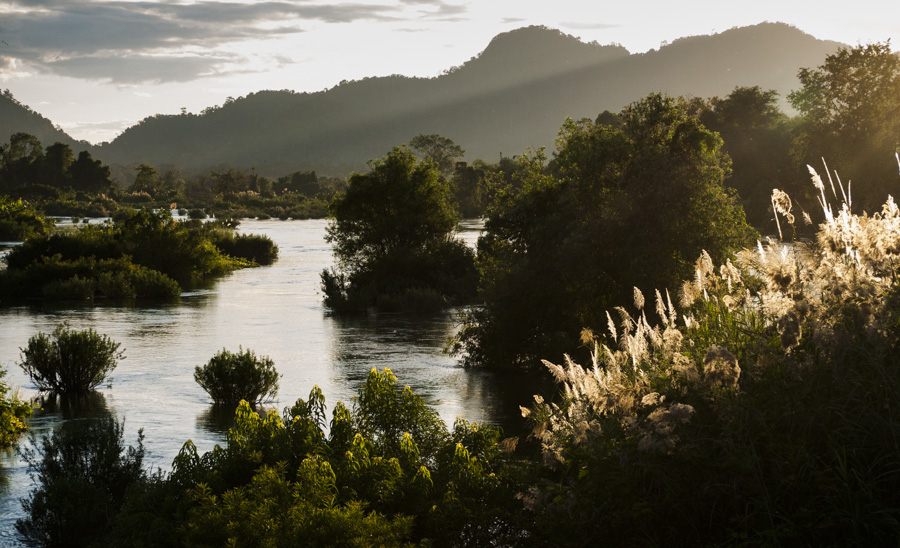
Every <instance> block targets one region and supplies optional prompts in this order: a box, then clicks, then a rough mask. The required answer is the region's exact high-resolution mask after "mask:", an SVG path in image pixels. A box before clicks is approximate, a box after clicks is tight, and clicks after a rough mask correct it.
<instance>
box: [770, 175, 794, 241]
mask: <svg viewBox="0 0 900 548" xmlns="http://www.w3.org/2000/svg"><path fill="white" fill-rule="evenodd" d="M792 208H793V204H792V203H791V198H790V196H788V194H787V192H784V191H783V190H778V189H777V188H775V189H772V211H773V212H774V213H775V226H777V227H778V239H780V240H781V241H784V235H783V234H782V233H781V221H779V220H778V214H779V213H780V214H782V215H783V216H784V218H785V219H786V220H787V222H788V224H790V225H791V227H793V226H794V215H793V214H792V213H791V209H792Z"/></svg>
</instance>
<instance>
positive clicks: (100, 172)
mask: <svg viewBox="0 0 900 548" xmlns="http://www.w3.org/2000/svg"><path fill="white" fill-rule="evenodd" d="M48 152H49V149H48ZM69 175H70V177H71V185H72V187H73V188H74V189H76V190H83V191H85V192H90V193H103V192H110V191H111V190H112V189H113V186H114V185H113V182H112V180H111V179H110V175H109V166H106V165H104V164H103V162H101V161H100V160H94V159H93V158H92V157H91V153H90V152H88V151H86V150H82V151H81V152H79V153H78V159H77V160H75V161H74V162H73V163H72V165H71V167H70V168H69Z"/></svg>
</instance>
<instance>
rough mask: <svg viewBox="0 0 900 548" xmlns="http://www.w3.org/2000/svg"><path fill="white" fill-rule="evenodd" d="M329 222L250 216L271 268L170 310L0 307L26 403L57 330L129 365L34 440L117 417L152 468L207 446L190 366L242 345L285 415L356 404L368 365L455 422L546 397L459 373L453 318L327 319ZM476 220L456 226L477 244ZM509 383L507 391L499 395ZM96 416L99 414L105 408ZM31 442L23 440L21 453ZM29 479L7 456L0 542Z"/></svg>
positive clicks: (516, 382)
mask: <svg viewBox="0 0 900 548" xmlns="http://www.w3.org/2000/svg"><path fill="white" fill-rule="evenodd" d="M325 225H326V221H323V220H309V221H277V220H268V221H245V222H244V223H243V224H242V225H241V228H240V230H241V232H245V233H253V234H266V235H268V236H269V237H270V238H272V239H273V240H274V241H275V243H276V244H278V247H279V249H280V258H279V260H278V261H277V262H276V263H275V264H274V265H272V266H268V267H260V268H254V269H246V270H241V271H238V272H234V273H232V274H230V275H228V276H226V277H224V278H221V279H219V280H217V281H216V282H214V283H213V284H211V285H210V286H209V287H208V288H206V289H199V290H195V291H191V292H188V293H185V294H184V295H183V296H182V298H181V300H180V301H179V302H178V303H174V304H164V305H163V304H151V305H149V306H148V305H135V304H118V305H103V304H99V305H91V306H87V305H85V306H72V305H66V306H49V305H43V306H34V307H16V308H2V309H0V362H2V363H3V365H4V367H5V368H6V370H7V371H8V375H7V377H6V379H5V380H6V381H7V383H8V384H10V385H11V386H13V387H19V388H21V395H22V396H24V397H26V398H27V397H32V396H35V395H37V392H36V390H35V389H34V387H33V386H32V385H31V384H30V381H29V380H28V378H27V377H26V376H25V375H24V374H23V372H22V370H21V369H20V368H19V367H18V366H17V365H16V362H17V361H18V360H19V359H20V353H19V348H21V347H24V346H25V345H26V344H27V341H28V338H29V337H31V336H32V335H34V334H35V333H37V332H38V331H43V332H45V333H47V332H50V331H52V330H53V329H54V327H55V326H56V325H57V324H58V323H59V322H61V321H64V320H65V321H69V322H70V324H71V326H72V327H73V328H77V329H87V328H88V327H91V328H93V329H95V330H96V331H97V332H99V333H102V334H106V335H108V336H110V337H111V338H112V339H113V340H115V341H117V342H119V343H121V345H122V346H121V348H122V349H124V351H125V354H126V359H124V360H122V361H120V362H119V365H118V367H117V368H116V369H115V370H114V371H113V375H112V383H111V384H110V385H108V386H106V385H105V386H103V387H101V388H100V390H99V396H97V397H96V398H95V400H94V401H93V402H92V405H93V407H94V409H93V410H91V409H88V410H83V409H77V410H70V409H60V408H59V406H58V405H54V402H48V403H46V404H45V405H44V411H43V412H40V413H37V414H36V416H35V417H34V418H33V420H32V421H31V424H30V429H31V433H32V434H33V435H34V436H36V439H37V440H39V439H40V438H41V437H42V436H44V435H46V434H47V433H48V432H50V431H52V429H53V428H55V427H58V426H59V425H60V424H61V423H63V422H64V421H67V420H77V419H78V418H80V417H81V416H82V415H84V414H86V413H87V414H90V413H97V412H102V411H103V410H104V409H106V410H108V411H110V412H112V413H113V414H114V415H115V416H116V417H117V418H118V419H120V420H121V419H124V420H125V430H126V441H127V442H128V443H134V440H135V439H136V435H137V430H138V429H139V428H143V430H144V435H145V436H146V439H145V447H146V449H147V456H146V459H145V463H146V464H148V465H152V466H153V467H157V466H159V467H162V468H163V469H164V470H166V469H169V468H170V465H171V461H172V458H173V457H174V456H175V454H176V453H177V452H178V450H179V449H180V448H181V446H182V444H183V443H184V442H185V441H186V440H189V439H190V440H193V441H194V443H195V444H196V445H197V447H198V449H200V450H201V451H207V450H209V449H211V448H212V447H213V446H214V445H215V444H216V443H220V442H222V441H223V440H224V432H225V431H226V430H227V418H226V419H225V422H224V423H223V420H222V417H217V416H214V414H213V413H212V409H211V405H210V403H209V399H208V396H207V395H206V393H205V392H203V390H202V389H201V388H200V387H199V386H198V385H197V384H196V383H195V382H194V379H193V371H194V367H195V366H197V365H202V364H204V363H206V362H207V361H208V360H209V358H211V357H212V356H213V355H214V354H215V353H216V352H218V351H219V350H221V349H222V348H227V349H229V350H237V348H238V346H239V345H242V346H243V347H244V348H249V349H252V350H253V351H255V352H256V353H257V354H262V355H268V356H270V357H271V358H272V359H273V360H274V361H275V366H276V368H277V369H278V371H279V372H280V373H281V374H282V375H283V377H282V379H281V383H280V390H279V394H278V400H277V401H276V402H273V403H272V404H270V406H271V407H272V408H275V409H278V410H279V411H280V410H281V409H283V408H284V407H286V406H288V405H291V404H292V403H293V402H294V401H295V400H296V399H297V398H300V397H302V398H304V399H305V398H306V397H307V395H308V394H309V391H310V389H311V388H312V386H313V385H319V386H320V387H321V388H322V390H323V391H324V393H325V397H326V403H327V404H328V406H329V408H330V407H331V406H332V405H333V404H334V403H335V402H336V401H338V400H342V401H344V402H346V403H348V404H349V401H350V398H351V396H352V395H354V394H355V393H356V391H357V389H358V388H359V386H360V384H361V383H362V381H364V380H365V378H366V375H367V374H368V371H369V370H370V369H371V368H372V367H377V368H379V369H381V368H383V367H390V368H391V369H392V371H393V372H394V374H395V375H396V376H397V377H398V379H399V380H400V382H401V383H402V384H407V385H409V386H411V387H412V388H413V389H414V390H415V391H416V392H417V393H419V394H420V395H422V396H423V397H424V398H425V400H426V401H427V402H428V403H429V404H430V405H432V406H433V407H434V408H436V409H437V410H438V412H439V413H440V415H441V417H442V418H443V419H444V420H445V421H446V422H448V424H452V422H453V420H454V419H455V418H456V417H457V416H462V417H463V418H465V419H467V420H470V421H477V422H488V423H494V424H510V421H513V420H514V417H515V416H516V415H517V409H518V405H519V404H522V403H524V402H525V398H527V397H528V394H530V393H535V392H536V391H537V390H538V388H537V387H536V386H533V385H531V382H533V381H529V380H527V379H519V378H509V377H506V378H499V377H498V376H495V375H493V374H490V373H487V372H480V371H471V370H464V369H462V368H460V367H459V365H458V364H457V362H456V360H455V359H454V358H451V357H449V356H447V355H445V354H444V353H443V352H442V348H443V346H444V344H445V342H446V340H447V339H448V337H450V336H452V335H453V334H454V333H455V330H456V329H457V323H456V321H455V317H454V314H453V313H445V314H439V315H435V316H404V315H388V314H378V315H368V316H357V317H350V318H346V317H333V316H331V315H330V314H329V313H328V312H327V311H326V310H325V309H324V308H323V307H322V303H321V301H322V296H321V294H320V292H319V272H321V271H322V269H324V268H326V267H328V266H330V265H331V264H332V255H331V248H330V246H329V245H328V244H327V243H326V242H325V241H324V239H323V236H324V234H325ZM479 229H480V226H479V225H478V223H468V224H464V225H462V227H461V231H460V236H461V237H462V238H464V239H466V240H467V241H468V242H470V243H473V245H474V241H475V239H476V238H477V236H478V230H479ZM501 386H502V388H501ZM97 408H99V410H98V409H97ZM31 443H32V440H31V439H28V438H26V439H25V440H24V441H23V442H22V443H20V447H28V446H30V445H31ZM30 489H31V482H30V480H29V479H28V475H27V469H26V466H25V464H24V462H23V460H22V459H21V457H19V456H18V455H16V453H15V452H14V451H7V452H5V453H4V452H0V546H7V545H10V546H12V545H15V544H16V540H15V538H14V537H15V535H14V528H13V524H14V523H15V520H16V519H18V518H19V517H21V516H22V509H21V504H20V503H19V499H20V498H21V497H24V496H26V495H27V494H28V491H29V490H30Z"/></svg>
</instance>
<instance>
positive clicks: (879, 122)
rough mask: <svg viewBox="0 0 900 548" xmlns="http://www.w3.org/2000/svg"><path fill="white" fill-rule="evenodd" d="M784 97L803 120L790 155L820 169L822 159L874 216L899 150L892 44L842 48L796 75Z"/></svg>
mask: <svg viewBox="0 0 900 548" xmlns="http://www.w3.org/2000/svg"><path fill="white" fill-rule="evenodd" d="M798 76H799V78H800V83H801V86H802V87H801V88H800V89H799V90H797V91H794V92H793V93H791V94H790V95H789V96H788V99H789V100H790V102H791V104H792V105H793V106H794V108H796V109H797V110H798V111H799V112H800V115H801V124H800V130H799V135H798V138H797V140H796V141H795V146H794V155H795V156H796V157H797V160H798V161H799V162H801V163H806V164H812V165H816V166H818V165H821V158H824V159H825V161H826V162H828V164H829V165H830V166H831V167H834V168H836V169H837V170H838V172H839V173H840V175H841V177H842V179H843V180H844V181H845V182H846V181H847V180H848V179H852V180H853V181H855V182H857V184H856V185H855V186H854V187H853V196H854V198H855V200H854V201H855V202H856V203H857V204H861V205H862V207H863V208H866V209H867V210H868V211H870V212H872V211H873V210H874V208H877V207H878V206H880V204H881V203H882V201H883V200H884V196H885V194H887V193H888V192H889V190H888V188H887V187H886V185H887V182H888V181H893V180H894V179H893V177H894V175H895V174H896V173H897V160H896V159H895V157H894V154H895V153H896V152H897V151H898V146H900V56H898V54H897V53H894V52H892V51H891V47H890V42H885V43H876V44H867V45H860V46H856V47H853V48H841V49H840V50H838V51H837V52H836V53H834V54H833V55H829V56H828V57H826V58H825V63H823V64H822V65H820V66H819V67H818V68H815V69H808V68H804V69H801V70H800V72H799V74H798Z"/></svg>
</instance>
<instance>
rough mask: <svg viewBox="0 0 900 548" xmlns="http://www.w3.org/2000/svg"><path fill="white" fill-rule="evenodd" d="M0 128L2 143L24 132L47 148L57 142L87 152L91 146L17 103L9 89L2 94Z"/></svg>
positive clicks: (0, 95)
mask: <svg viewBox="0 0 900 548" xmlns="http://www.w3.org/2000/svg"><path fill="white" fill-rule="evenodd" d="M0 128H2V129H0V131H2V133H0V136H2V138H0V143H2V142H7V141H8V139H9V136H10V135H12V134H14V133H18V132H23V133H28V134H30V135H34V136H35V137H37V138H38V139H39V140H40V141H41V143H42V144H43V145H44V146H45V147H46V146H47V145H52V144H53V143H56V142H60V143H65V144H67V145H69V146H70V147H72V148H73V149H76V150H85V149H87V148H89V147H90V146H91V145H90V143H88V142H87V141H76V140H75V139H73V138H72V137H70V136H69V135H68V134H66V132H65V131H63V130H61V129H59V128H57V127H56V126H54V125H53V122H51V121H50V120H48V119H46V118H44V117H43V116H41V115H40V114H38V113H37V112H35V111H33V110H31V108H30V107H28V106H26V105H23V104H22V103H20V102H19V101H17V100H16V98H15V97H13V95H12V93H10V91H9V90H8V89H7V90H4V92H3V93H0Z"/></svg>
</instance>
